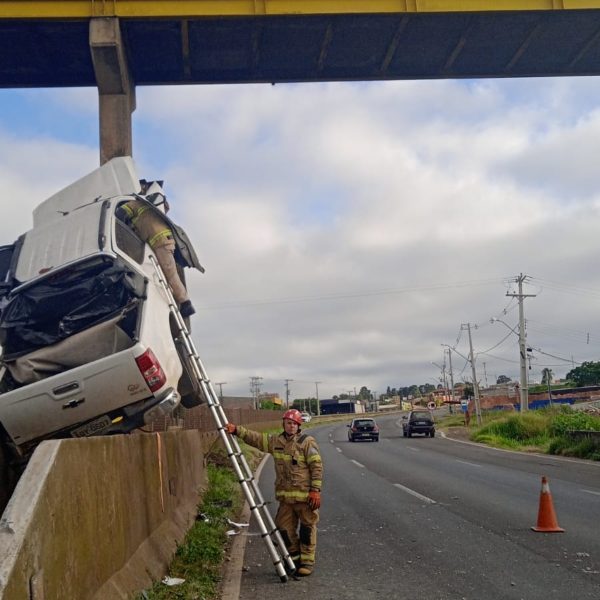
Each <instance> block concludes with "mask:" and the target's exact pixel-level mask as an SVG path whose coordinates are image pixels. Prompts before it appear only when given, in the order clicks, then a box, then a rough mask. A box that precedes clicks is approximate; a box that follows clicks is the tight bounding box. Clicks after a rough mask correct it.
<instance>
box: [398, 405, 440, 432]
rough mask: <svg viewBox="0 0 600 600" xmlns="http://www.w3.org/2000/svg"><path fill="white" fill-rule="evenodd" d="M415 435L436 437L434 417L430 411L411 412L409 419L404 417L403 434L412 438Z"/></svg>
mask: <svg viewBox="0 0 600 600" xmlns="http://www.w3.org/2000/svg"><path fill="white" fill-rule="evenodd" d="M413 433H423V434H425V435H428V436H429V437H435V425H434V423H433V415H432V414H431V413H430V412H429V411H428V410H411V411H410V412H409V413H408V417H406V416H404V417H402V434H403V435H404V437H412V434H413Z"/></svg>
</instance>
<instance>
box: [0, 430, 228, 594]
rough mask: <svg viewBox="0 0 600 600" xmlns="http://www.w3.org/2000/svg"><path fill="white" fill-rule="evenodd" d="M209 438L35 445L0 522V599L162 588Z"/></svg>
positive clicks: (189, 434) (188, 434) (191, 513)
mask: <svg viewBox="0 0 600 600" xmlns="http://www.w3.org/2000/svg"><path fill="white" fill-rule="evenodd" d="M215 439H216V434H215V433H200V432H198V431H194V430H187V431H168V432H164V433H160V434H158V433H154V434H140V435H127V436H112V437H99V438H88V439H82V440H56V441H47V442H43V443H42V444H40V446H39V447H38V448H37V449H36V451H35V452H34V454H33V456H32V458H31V460H30V462H29V465H28V467H27V469H26V471H25V473H24V474H23V476H22V477H21V479H20V480H19V483H18V485H17V487H16V489H15V492H14V494H13V495H12V497H11V499H10V501H9V503H8V505H7V506H6V509H5V511H4V514H3V515H2V519H1V520H0V599H2V600H54V599H57V600H58V599H61V600H70V599H73V600H85V599H98V600H99V599H106V598H111V599H112V598H128V597H130V596H131V593H132V592H133V591H135V590H141V589H144V588H145V587H149V586H150V584H151V582H152V580H153V579H154V580H156V579H160V578H161V577H162V576H163V575H164V574H165V572H166V569H167V566H168V564H169V562H170V560H171V558H172V555H173V553H174V551H175V549H176V546H177V543H178V542H180V541H181V540H182V539H183V537H184V535H185V533H186V531H187V530H188V529H189V527H190V525H191V523H192V521H193V520H194V518H195V515H196V506H197V504H198V501H199V498H200V496H201V493H202V491H203V488H204V486H205V485H206V472H205V468H204V456H205V454H206V452H207V450H208V448H209V447H210V445H211V444H212V443H213V442H214V440H215Z"/></svg>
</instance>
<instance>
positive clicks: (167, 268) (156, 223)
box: [116, 193, 196, 318]
mask: <svg viewBox="0 0 600 600" xmlns="http://www.w3.org/2000/svg"><path fill="white" fill-rule="evenodd" d="M147 199H148V200H149V201H150V202H151V203H152V204H153V205H154V206H156V207H157V208H159V207H161V208H162V210H163V211H164V213H165V214H166V213H167V212H168V211H169V203H168V202H167V200H166V198H165V197H164V195H163V194H161V193H154V194H148V196H147ZM116 215H117V217H118V218H120V219H121V220H122V221H124V222H125V223H127V224H128V225H130V226H131V227H132V228H133V229H134V230H135V232H136V233H137V234H138V236H139V237H140V238H141V239H142V240H143V241H144V242H146V243H147V244H148V245H149V246H150V248H152V250H153V251H154V254H155V255H156V260H157V261H158V264H159V265H160V268H161V269H162V271H163V273H164V275H165V278H166V280H167V283H168V284H169V285H170V286H171V290H172V291H173V297H174V298H175V301H176V302H177V303H178V304H179V312H180V313H181V316H182V317H183V318H186V317H191V316H192V315H193V314H194V313H195V312H196V311H195V309H194V307H193V306H192V301H191V300H190V298H189V296H188V292H187V289H186V288H185V285H183V283H182V281H181V279H180V277H179V273H178V272H177V265H176V264H175V247H176V245H175V240H174V239H173V232H172V231H171V229H170V228H169V226H168V224H167V222H166V221H163V220H162V219H161V218H160V216H159V215H158V214H157V211H155V210H152V209H151V208H150V207H149V206H148V204H147V203H146V202H143V201H142V200H130V201H129V202H127V203H125V204H122V205H121V206H119V208H117V211H116Z"/></svg>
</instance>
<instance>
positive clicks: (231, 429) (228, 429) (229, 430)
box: [225, 423, 237, 435]
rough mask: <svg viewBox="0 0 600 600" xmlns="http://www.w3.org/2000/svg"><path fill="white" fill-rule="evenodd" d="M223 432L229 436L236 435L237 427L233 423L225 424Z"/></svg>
mask: <svg viewBox="0 0 600 600" xmlns="http://www.w3.org/2000/svg"><path fill="white" fill-rule="evenodd" d="M225 431H226V432H227V433H229V434H231V435H236V434H237V427H236V426H235V425H234V424H233V423H227V425H225Z"/></svg>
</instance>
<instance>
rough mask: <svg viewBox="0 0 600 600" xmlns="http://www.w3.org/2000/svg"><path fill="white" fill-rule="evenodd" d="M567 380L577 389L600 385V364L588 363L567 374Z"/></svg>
mask: <svg viewBox="0 0 600 600" xmlns="http://www.w3.org/2000/svg"><path fill="white" fill-rule="evenodd" d="M567 379H569V380H571V381H573V382H574V383H575V385H576V386H577V387H582V386H585V385H598V383H600V362H594V361H591V360H590V361H586V362H583V363H581V364H580V365H579V366H578V367H575V368H574V369H572V370H571V371H569V372H568V373H567Z"/></svg>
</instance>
